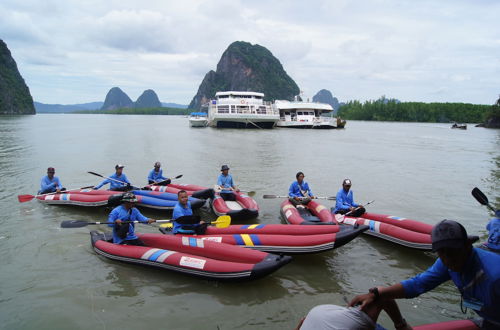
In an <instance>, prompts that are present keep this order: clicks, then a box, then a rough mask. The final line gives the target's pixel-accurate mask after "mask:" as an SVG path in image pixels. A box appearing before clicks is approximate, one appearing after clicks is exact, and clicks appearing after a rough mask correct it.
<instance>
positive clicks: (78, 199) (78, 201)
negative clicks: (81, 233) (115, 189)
mask: <svg viewBox="0 0 500 330" xmlns="http://www.w3.org/2000/svg"><path fill="white" fill-rule="evenodd" d="M119 196H121V194H120V195H119ZM36 198H37V199H38V200H39V201H40V202H42V203H45V204H56V205H77V206H106V205H108V204H109V200H110V199H113V198H114V196H113V195H109V194H108V195H89V194H81V193H73V192H71V193H62V194H52V195H39V196H36Z"/></svg>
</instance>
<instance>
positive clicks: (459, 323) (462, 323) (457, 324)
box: [412, 320, 479, 330]
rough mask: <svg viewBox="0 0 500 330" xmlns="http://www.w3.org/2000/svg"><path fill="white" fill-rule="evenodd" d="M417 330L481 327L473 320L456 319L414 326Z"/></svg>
mask: <svg viewBox="0 0 500 330" xmlns="http://www.w3.org/2000/svg"><path fill="white" fill-rule="evenodd" d="M412 328H413V329H415V330H475V329H479V328H478V327H477V326H476V325H475V324H474V322H472V321H471V320H456V321H446V322H438V323H432V324H424V325H417V326H412Z"/></svg>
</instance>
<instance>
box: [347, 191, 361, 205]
mask: <svg viewBox="0 0 500 330" xmlns="http://www.w3.org/2000/svg"><path fill="white" fill-rule="evenodd" d="M349 193H350V194H351V205H352V206H354V207H358V206H359V204H358V203H354V193H353V192H352V190H351V191H349Z"/></svg>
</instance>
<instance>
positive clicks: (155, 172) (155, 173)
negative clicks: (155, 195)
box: [148, 162, 171, 186]
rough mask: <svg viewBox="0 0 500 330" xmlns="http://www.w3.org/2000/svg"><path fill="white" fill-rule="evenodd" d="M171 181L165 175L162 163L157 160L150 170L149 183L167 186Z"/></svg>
mask: <svg viewBox="0 0 500 330" xmlns="http://www.w3.org/2000/svg"><path fill="white" fill-rule="evenodd" d="M170 182H171V181H170V180H169V179H168V178H166V177H164V176H163V170H162V169H161V163H160V162H156V163H155V164H154V168H153V169H152V170H151V171H150V172H149V175H148V183H149V184H153V183H154V184H158V185H160V186H166V185H167V184H169V183H170Z"/></svg>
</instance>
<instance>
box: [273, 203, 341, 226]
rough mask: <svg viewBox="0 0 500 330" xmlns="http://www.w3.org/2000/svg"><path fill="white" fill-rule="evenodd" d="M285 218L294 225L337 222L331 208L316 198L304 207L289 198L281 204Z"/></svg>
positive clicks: (333, 223)
mask: <svg viewBox="0 0 500 330" xmlns="http://www.w3.org/2000/svg"><path fill="white" fill-rule="evenodd" d="M280 214H281V217H282V218H283V220H285V221H286V222H287V223H289V224H292V225H324V224H330V225H335V224H337V222H336V221H335V218H334V217H333V215H332V214H331V213H330V210H329V209H327V208H326V207H325V206H323V205H321V204H320V203H318V202H316V201H315V200H312V201H310V202H309V203H308V204H307V205H303V207H300V206H299V207H295V206H294V205H293V204H292V203H291V202H290V201H289V200H288V199H287V200H285V201H283V203H281V206H280Z"/></svg>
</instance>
